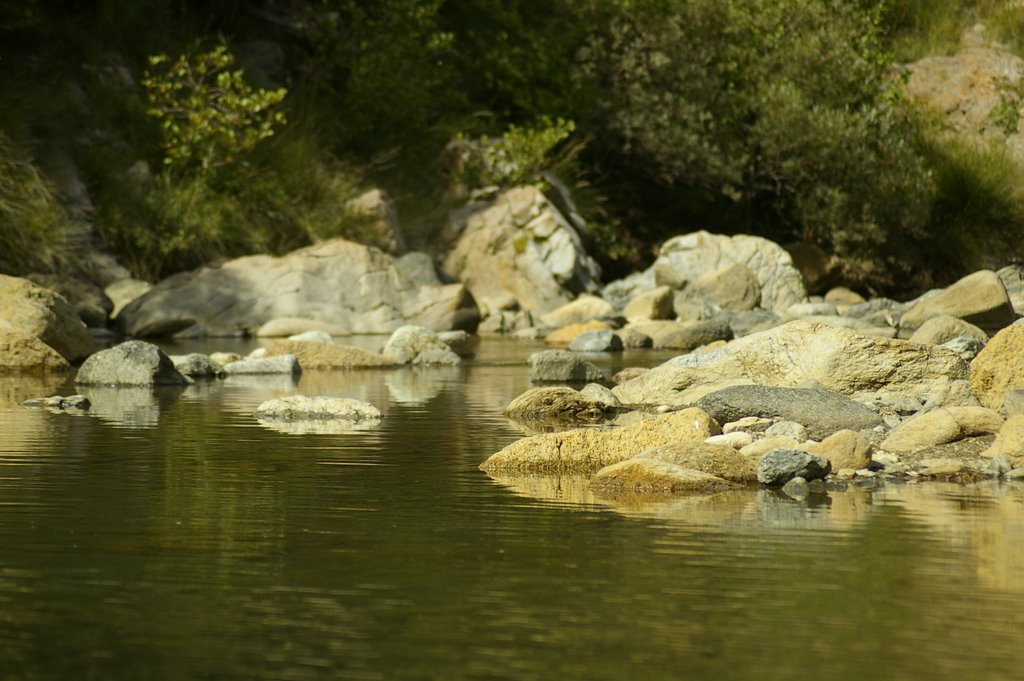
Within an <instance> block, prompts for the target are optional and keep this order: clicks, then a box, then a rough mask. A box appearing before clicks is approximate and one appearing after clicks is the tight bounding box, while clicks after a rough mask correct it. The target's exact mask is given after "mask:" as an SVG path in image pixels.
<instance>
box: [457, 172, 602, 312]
mask: <svg viewBox="0 0 1024 681" xmlns="http://www.w3.org/2000/svg"><path fill="white" fill-rule="evenodd" d="M446 236H447V238H448V240H449V241H450V242H451V243H452V248H451V251H450V253H449V255H448V257H447V258H446V259H445V261H444V265H443V267H444V270H445V271H446V272H447V273H448V274H449V275H450V276H452V277H454V278H457V279H459V280H460V281H462V282H463V283H464V284H465V285H466V287H467V288H468V289H469V290H470V291H471V292H472V294H473V296H474V298H476V299H477V300H478V301H480V303H481V305H482V306H483V307H484V308H485V309H487V310H500V309H504V308H507V307H508V301H509V300H510V299H511V300H514V301H515V302H516V303H518V305H519V307H521V308H522V309H525V310H527V311H529V312H530V313H531V314H533V315H534V316H535V317H540V316H542V315H544V314H545V313H547V312H551V311H552V310H555V309H556V308H558V307H559V306H561V305H564V304H566V303H568V302H570V301H571V300H573V299H575V298H576V296H577V294H579V293H584V292H593V291H596V290H597V288H598V283H599V282H598V280H599V278H600V276H601V269H600V267H599V266H598V265H597V263H596V262H595V261H594V260H593V259H592V258H591V257H590V256H588V255H587V254H586V252H585V251H584V250H583V244H582V242H581V240H580V237H579V235H578V234H577V233H576V231H575V230H574V229H573V227H572V226H571V225H570V224H569V223H568V222H567V221H566V219H565V218H564V217H563V216H562V214H561V213H560V212H559V211H558V209H557V208H556V207H555V206H554V204H552V203H551V202H550V201H549V200H548V199H547V198H546V197H545V196H544V194H543V193H541V192H540V190H538V189H537V188H535V187H532V186H525V187H513V188H511V189H508V190H506V191H504V192H502V193H501V194H499V195H498V197H497V198H495V199H494V200H493V201H491V202H488V203H482V204H472V205H470V206H468V207H467V208H465V209H463V210H461V211H457V212H455V213H453V214H452V216H451V218H450V220H449V223H448V226H447V228H446Z"/></svg>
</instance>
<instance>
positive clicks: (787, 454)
mask: <svg viewBox="0 0 1024 681" xmlns="http://www.w3.org/2000/svg"><path fill="white" fill-rule="evenodd" d="M831 471H832V463H831V462H830V461H829V460H828V459H826V458H824V457H822V456H815V455H814V454H808V453H807V452H803V451H800V450H799V449H774V450H772V451H770V452H768V453H767V454H765V455H764V456H762V457H761V458H760V459H759V460H758V462H757V479H758V482H762V483H764V484H766V485H784V484H785V483H787V482H788V481H790V480H792V479H793V478H803V479H804V480H819V479H821V478H824V477H825V476H826V475H828V474H829V473H830V472H831Z"/></svg>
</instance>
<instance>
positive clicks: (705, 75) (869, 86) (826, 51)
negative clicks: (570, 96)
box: [582, 0, 933, 283]
mask: <svg viewBox="0 0 1024 681" xmlns="http://www.w3.org/2000/svg"><path fill="white" fill-rule="evenodd" d="M620 7H621V8H624V9H621V10H620V11H619V12H618V14H617V15H615V16H613V17H612V18H611V20H610V21H609V22H608V28H607V30H606V31H604V32H602V33H599V34H598V35H596V36H595V38H594V40H593V42H592V44H591V45H590V46H589V47H588V48H587V49H586V50H585V51H584V52H583V54H582V63H583V68H584V71H583V73H584V76H585V77H587V78H589V79H591V81H592V82H593V84H594V85H593V90H594V91H595V92H597V93H598V98H599V100H598V104H599V111H600V112H601V113H600V118H599V120H598V121H597V124H598V125H599V126H600V129H601V130H603V131H604V135H603V138H599V139H600V142H601V144H602V150H603V152H604V153H605V154H606V155H607V156H608V157H610V158H611V160H606V161H605V163H606V164H608V165H613V164H616V160H615V159H616V158H617V159H618V164H620V165H624V166H626V167H627V168H628V169H629V172H630V173H631V174H633V175H634V176H635V177H638V178H643V177H646V178H648V181H649V182H654V183H657V184H658V185H659V186H661V187H662V188H663V189H664V191H665V192H666V193H676V194H679V195H689V196H696V197H697V200H696V201H694V202H691V203H700V202H702V201H703V202H705V203H717V204H728V203H731V204H733V205H735V206H738V207H744V208H743V209H742V210H739V211H735V212H734V213H731V212H730V211H722V210H719V211H718V213H719V215H723V216H730V215H731V216H734V215H746V216H748V217H749V218H752V220H753V222H748V223H747V224H733V225H730V226H729V228H731V229H733V230H743V231H749V230H751V229H755V230H758V231H761V232H762V233H767V234H768V235H769V236H774V237H776V238H778V239H786V238H790V239H792V238H798V239H810V240H813V241H816V242H817V243H819V244H820V245H822V246H824V247H826V248H829V249H832V250H834V251H835V252H836V253H838V254H839V255H841V256H844V257H845V261H846V263H847V265H848V274H849V275H851V277H853V278H855V279H860V280H862V281H869V280H870V281H873V282H875V283H884V282H885V281H886V280H887V279H888V278H889V277H890V275H891V274H892V273H893V267H892V263H889V264H886V263H884V262H872V259H873V258H874V257H875V256H876V255H877V254H878V253H882V252H885V251H887V250H891V249H892V246H893V245H894V244H896V243H899V242H901V241H902V240H904V239H908V238H913V237H915V236H918V237H919V236H921V235H922V233H923V232H922V230H923V229H924V226H925V225H926V223H927V221H928V206H929V202H930V200H931V195H932V191H933V189H932V183H931V179H930V177H929V174H928V169H927V167H926V164H925V161H924V159H923V157H922V156H921V155H920V153H919V152H918V150H917V147H916V139H917V135H918V130H917V125H916V123H915V121H914V118H913V116H912V115H910V113H909V112H908V110H907V107H906V106H905V105H904V103H903V100H902V98H901V97H900V96H899V94H898V84H894V83H893V82H892V81H891V80H889V79H887V78H886V77H885V72H886V69H887V68H888V64H889V63H890V55H889V54H888V53H887V52H886V51H885V50H884V49H883V47H882V44H881V36H880V28H879V26H880V24H879V22H880V16H879V14H878V11H877V9H876V8H871V7H868V8H864V7H860V6H858V5H857V3H848V2H843V1H840V0H722V2H716V3H706V2H701V1H700V0H680V1H679V2H665V1H663V0H639V1H637V2H623V3H621V4H620ZM682 210H684V211H685V210H687V208H686V207H683V209H682ZM683 217H684V216H683V215H680V214H679V213H675V214H670V215H669V216H668V220H669V223H668V224H667V225H666V230H672V231H676V230H679V229H680V228H682V227H683V225H682V224H681V223H683V222H684V220H682V219H681V218H683ZM700 226H705V225H700ZM712 226H713V227H717V228H722V225H712ZM663 236H664V235H663Z"/></svg>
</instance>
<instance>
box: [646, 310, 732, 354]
mask: <svg viewBox="0 0 1024 681" xmlns="http://www.w3.org/2000/svg"><path fill="white" fill-rule="evenodd" d="M730 338H732V327H730V326H729V322H728V321H727V320H726V319H725V318H723V317H719V318H717V319H708V320H705V321H699V322H679V323H677V324H673V325H672V326H671V327H669V328H666V329H665V330H664V331H662V332H660V333H658V334H657V335H655V336H652V340H653V346H654V348H656V349H663V350H679V351H681V352H691V351H693V350H696V349H697V348H699V347H700V346H702V345H707V344H708V343H713V342H715V341H719V340H729V339H730Z"/></svg>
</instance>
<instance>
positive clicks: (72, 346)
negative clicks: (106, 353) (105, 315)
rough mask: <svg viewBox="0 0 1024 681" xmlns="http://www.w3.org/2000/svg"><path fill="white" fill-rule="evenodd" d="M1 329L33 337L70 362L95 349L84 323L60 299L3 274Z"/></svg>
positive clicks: (0, 308) (39, 288) (0, 275)
mask: <svg viewBox="0 0 1024 681" xmlns="http://www.w3.org/2000/svg"><path fill="white" fill-rule="evenodd" d="M0 328H4V329H15V330H18V331H23V332H25V333H28V334H30V335H32V336H35V337H36V338H38V339H40V340H41V341H43V342H44V343H46V344H47V345H49V346H50V347H51V348H53V349H54V350H56V351H57V352H59V353H60V354H61V356H62V357H64V359H66V360H68V361H69V362H77V361H78V360H80V359H83V358H85V357H87V356H88V355H89V353H91V352H92V351H93V350H94V349H95V344H94V342H93V339H92V336H91V335H90V334H89V330H88V329H87V328H86V326H85V323H84V322H82V319H81V318H80V317H79V316H78V313H77V312H75V310H74V308H73V307H71V305H70V304H69V303H68V301H67V300H66V299H65V298H64V297H63V296H61V295H60V294H58V293H55V292H54V291H51V290H49V289H46V288H43V287H42V286H39V285H37V284H34V283H32V282H30V281H28V280H27V279H20V278H18V277H9V276H7V275H4V274H0Z"/></svg>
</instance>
